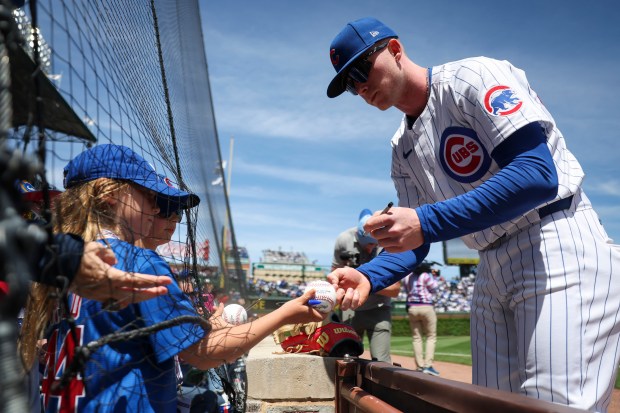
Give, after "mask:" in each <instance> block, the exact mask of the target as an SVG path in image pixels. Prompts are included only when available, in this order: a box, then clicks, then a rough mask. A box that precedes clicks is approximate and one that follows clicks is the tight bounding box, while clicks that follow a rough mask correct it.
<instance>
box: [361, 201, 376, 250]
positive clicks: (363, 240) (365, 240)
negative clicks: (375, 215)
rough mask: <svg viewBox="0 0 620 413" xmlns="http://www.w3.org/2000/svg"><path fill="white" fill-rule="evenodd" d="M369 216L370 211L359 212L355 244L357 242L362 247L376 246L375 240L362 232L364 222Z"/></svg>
mask: <svg viewBox="0 0 620 413" xmlns="http://www.w3.org/2000/svg"><path fill="white" fill-rule="evenodd" d="M371 216H372V212H371V211H370V209H363V210H362V212H360V216H359V219H358V221H357V242H359V243H360V245H362V246H366V245H368V244H377V240H376V239H375V238H373V237H372V236H371V235H370V234H367V233H366V231H364V224H366V221H368V218H370V217H371Z"/></svg>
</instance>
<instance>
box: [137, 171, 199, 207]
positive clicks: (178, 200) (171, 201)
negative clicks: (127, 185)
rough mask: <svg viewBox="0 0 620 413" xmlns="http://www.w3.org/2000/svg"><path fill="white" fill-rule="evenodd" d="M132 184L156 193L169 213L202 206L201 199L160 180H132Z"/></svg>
mask: <svg viewBox="0 0 620 413" xmlns="http://www.w3.org/2000/svg"><path fill="white" fill-rule="evenodd" d="M131 182H134V183H136V184H137V185H140V186H141V187H143V188H146V189H149V190H151V191H154V192H155V193H156V194H157V201H158V204H160V209H161V207H162V206H164V205H165V206H167V207H168V208H166V209H167V210H169V211H173V210H179V209H189V208H193V207H195V206H198V204H200V198H199V197H198V195H196V194H191V193H189V192H185V191H181V190H180V189H177V188H174V187H172V186H168V185H167V184H166V183H164V182H161V181H159V180H139V179H132V180H131Z"/></svg>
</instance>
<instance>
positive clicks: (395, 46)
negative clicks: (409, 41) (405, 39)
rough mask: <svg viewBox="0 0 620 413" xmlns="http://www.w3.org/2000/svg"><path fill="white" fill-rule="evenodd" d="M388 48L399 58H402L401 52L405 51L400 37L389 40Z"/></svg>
mask: <svg viewBox="0 0 620 413" xmlns="http://www.w3.org/2000/svg"><path fill="white" fill-rule="evenodd" d="M387 49H388V51H389V52H390V54H391V55H392V56H394V57H396V59H397V60H398V59H400V53H401V52H402V51H403V48H402V45H401V44H400V42H399V41H398V39H390V40H389V41H388V46H387ZM397 55H398V56H397Z"/></svg>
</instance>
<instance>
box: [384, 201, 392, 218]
mask: <svg viewBox="0 0 620 413" xmlns="http://www.w3.org/2000/svg"><path fill="white" fill-rule="evenodd" d="M392 205H394V202H391V201H390V203H389V204H387V206H386V207H385V208H384V209H383V211H381V215H383V214H387V213H388V211H389V210H390V208H392Z"/></svg>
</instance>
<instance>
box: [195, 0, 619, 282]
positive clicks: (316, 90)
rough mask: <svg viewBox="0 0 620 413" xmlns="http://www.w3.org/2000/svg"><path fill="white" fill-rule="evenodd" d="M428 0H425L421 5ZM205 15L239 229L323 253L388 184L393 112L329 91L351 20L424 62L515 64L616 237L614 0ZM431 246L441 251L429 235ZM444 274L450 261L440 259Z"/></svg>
mask: <svg viewBox="0 0 620 413" xmlns="http://www.w3.org/2000/svg"><path fill="white" fill-rule="evenodd" d="M431 3H433V4H431ZM200 6H201V18H202V21H203V35H204V42H205V48H206V53H207V59H208V65H209V74H210V81H211V88H212V94H213V104H214V110H215V115H216V122H217V128H218V133H219V139H220V145H221V148H222V157H223V159H225V160H229V157H230V141H231V138H234V150H233V157H232V169H231V175H230V176H231V179H230V205H231V209H232V216H233V224H234V227H235V233H236V236H237V242H238V244H239V245H241V246H245V247H247V248H248V251H249V253H250V259H251V260H252V261H258V260H259V258H260V256H261V252H262V250H263V249H282V250H285V251H290V250H295V251H303V252H305V253H306V254H307V256H308V258H309V259H310V260H316V261H317V263H318V264H325V265H328V264H330V262H331V254H332V248H333V245H334V241H335V238H336V237H337V235H338V234H339V233H340V232H341V231H343V230H344V229H346V228H349V227H351V226H354V225H355V224H356V221H357V216H358V214H359V212H360V210H362V209H363V208H370V209H371V210H379V209H382V208H383V207H384V206H385V205H386V204H387V203H388V202H389V201H395V202H396V195H395V191H394V188H393V186H392V182H391V180H390V178H389V166H390V153H391V150H390V145H389V140H390V138H391V136H392V135H393V133H394V131H395V130H396V128H397V126H398V123H399V121H400V118H401V113H400V112H398V111H397V110H396V109H390V110H387V111H385V112H381V111H379V110H378V109H376V108H374V107H371V106H368V105H366V104H365V103H364V102H363V100H362V99H361V98H359V97H354V96H352V95H350V94H345V95H342V96H340V97H339V98H336V99H329V98H327V96H326V94H325V91H326V88H327V85H328V83H329V82H330V80H331V79H332V77H333V76H334V74H335V72H334V70H333V68H332V66H331V64H330V61H329V53H328V51H329V45H330V43H331V40H332V39H333V37H334V36H335V35H336V34H337V33H338V32H339V31H340V30H341V29H342V27H344V25H345V24H346V23H347V22H348V21H351V20H355V19H357V18H360V17H365V16H374V17H376V18H378V19H380V20H382V21H383V22H384V23H385V24H387V25H388V26H390V27H391V28H392V29H393V30H394V31H396V33H398V34H399V36H400V39H401V40H402V41H403V43H404V45H405V49H406V51H407V54H408V55H409V56H410V57H411V58H412V60H414V61H415V62H416V63H418V64H421V65H424V66H434V65H439V64H442V63H445V62H448V61H453V60H458V59H461V58H465V57H471V56H488V57H493V58H497V59H506V60H509V61H511V62H512V63H513V64H514V65H516V66H518V67H520V68H522V69H524V70H525V71H526V74H527V76H528V79H529V81H530V84H531V85H532V87H533V88H534V89H535V90H536V91H537V92H538V94H539V95H540V96H541V98H542V99H543V101H544V102H545V105H546V106H547V108H548V109H549V110H550V112H551V113H552V114H553V116H554V118H555V120H556V122H557V124H558V126H559V128H560V130H561V131H562V132H563V134H564V136H565V138H566V140H567V144H568V147H569V149H570V150H571V151H572V152H573V153H574V154H575V156H576V157H577V159H579V160H580V162H581V164H582V167H583V168H584V170H585V172H586V180H585V184H584V187H585V190H586V193H587V195H588V196H589V197H590V199H591V200H592V202H593V204H594V207H595V208H596V210H597V211H598V213H599V216H600V218H601V219H602V221H603V223H604V224H605V227H606V229H607V232H608V234H609V235H610V237H612V238H613V239H614V240H616V242H619V241H620V218H619V216H620V202H619V201H620V176H619V174H618V172H620V162H619V159H618V154H619V153H620V151H619V150H618V147H619V143H620V117H619V116H618V101H619V99H620V79H619V75H620V45H619V39H620V29H619V27H618V21H620V7H618V6H617V4H615V3H614V2H612V1H608V0H605V1H591V2H582V1H580V2H578V1H520V2H512V3H511V2H508V3H506V2H501V4H500V3H498V2H491V1H475V2H467V1H462V0H449V1H443V2H440V3H437V2H417V1H411V0H404V1H385V0H384V1H369V0H355V1H333V0H315V1H280V0H276V1H262V2H260V1H249V0H248V1H235V0H229V1H206V0H201V2H200ZM429 259H433V260H436V261H439V262H443V259H442V249H441V246H440V245H435V246H433V248H432V249H431V253H430V255H429ZM443 270H444V271H443V272H444V273H445V274H446V275H451V274H456V271H457V270H456V268H454V267H451V268H446V267H444V269H443Z"/></svg>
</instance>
